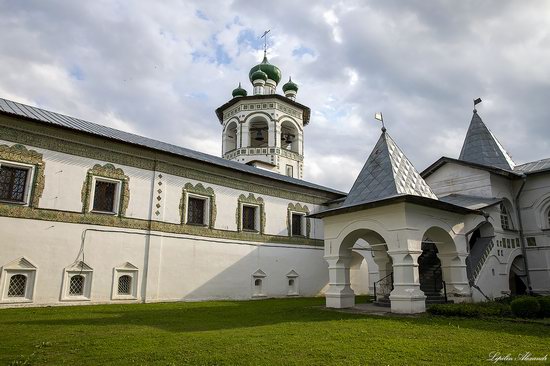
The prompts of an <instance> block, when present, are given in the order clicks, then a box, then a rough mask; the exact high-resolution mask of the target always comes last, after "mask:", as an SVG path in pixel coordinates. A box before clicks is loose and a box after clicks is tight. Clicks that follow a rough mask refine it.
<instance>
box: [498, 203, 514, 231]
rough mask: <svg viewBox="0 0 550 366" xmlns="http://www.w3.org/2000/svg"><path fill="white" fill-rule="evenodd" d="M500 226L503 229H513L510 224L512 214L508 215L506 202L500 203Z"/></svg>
mask: <svg viewBox="0 0 550 366" xmlns="http://www.w3.org/2000/svg"><path fill="white" fill-rule="evenodd" d="M500 225H501V226H502V228H503V229H507V230H509V229H511V228H512V225H511V224H510V214H509V213H508V209H506V206H505V205H504V202H501V203H500Z"/></svg>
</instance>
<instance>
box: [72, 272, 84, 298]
mask: <svg viewBox="0 0 550 366" xmlns="http://www.w3.org/2000/svg"><path fill="white" fill-rule="evenodd" d="M69 295H71V296H82V295H84V276H82V275H74V276H72V277H71V282H70V284H69Z"/></svg>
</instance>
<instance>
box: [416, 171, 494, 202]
mask: <svg viewBox="0 0 550 366" xmlns="http://www.w3.org/2000/svg"><path fill="white" fill-rule="evenodd" d="M425 180H426V183H428V185H429V186H430V187H431V188H432V190H433V191H434V193H435V194H436V195H437V196H446V195H448V194H451V193H459V194H466V195H473V196H481V197H491V179H490V174H489V173H488V172H486V171H483V170H479V169H474V168H470V167H466V166H463V165H460V164H453V163H446V164H445V165H443V166H442V167H440V168H439V169H438V170H436V171H435V172H434V173H432V174H431V175H430V176H428V177H427V178H426V179H425Z"/></svg>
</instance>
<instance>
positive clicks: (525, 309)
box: [510, 296, 540, 318]
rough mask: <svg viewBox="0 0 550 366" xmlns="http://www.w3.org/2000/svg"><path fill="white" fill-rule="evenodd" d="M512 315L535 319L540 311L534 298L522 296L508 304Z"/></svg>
mask: <svg viewBox="0 0 550 366" xmlns="http://www.w3.org/2000/svg"><path fill="white" fill-rule="evenodd" d="M510 307H511V308H512V313H513V314H514V315H515V316H517V317H520V318H536V317H537V315H538V314H539V311H540V305H539V302H538V301H537V299H536V298H534V297H530V296H523V297H518V298H517V299H514V300H513V301H512V302H511V303H510Z"/></svg>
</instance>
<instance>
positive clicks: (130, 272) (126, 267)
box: [111, 262, 139, 300]
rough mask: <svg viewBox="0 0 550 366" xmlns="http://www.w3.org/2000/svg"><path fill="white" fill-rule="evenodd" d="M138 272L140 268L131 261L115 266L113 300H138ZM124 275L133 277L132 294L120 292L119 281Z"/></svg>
mask: <svg viewBox="0 0 550 366" xmlns="http://www.w3.org/2000/svg"><path fill="white" fill-rule="evenodd" d="M138 274H139V269H138V267H136V266H135V265H133V264H132V263H130V262H126V263H124V264H122V265H120V266H119V267H115V268H113V285H112V293H111V298H112V299H113V300H137V289H138V279H139V277H138ZM122 276H130V278H131V279H132V283H131V288H130V294H119V293H118V281H119V278H120V277H122Z"/></svg>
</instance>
